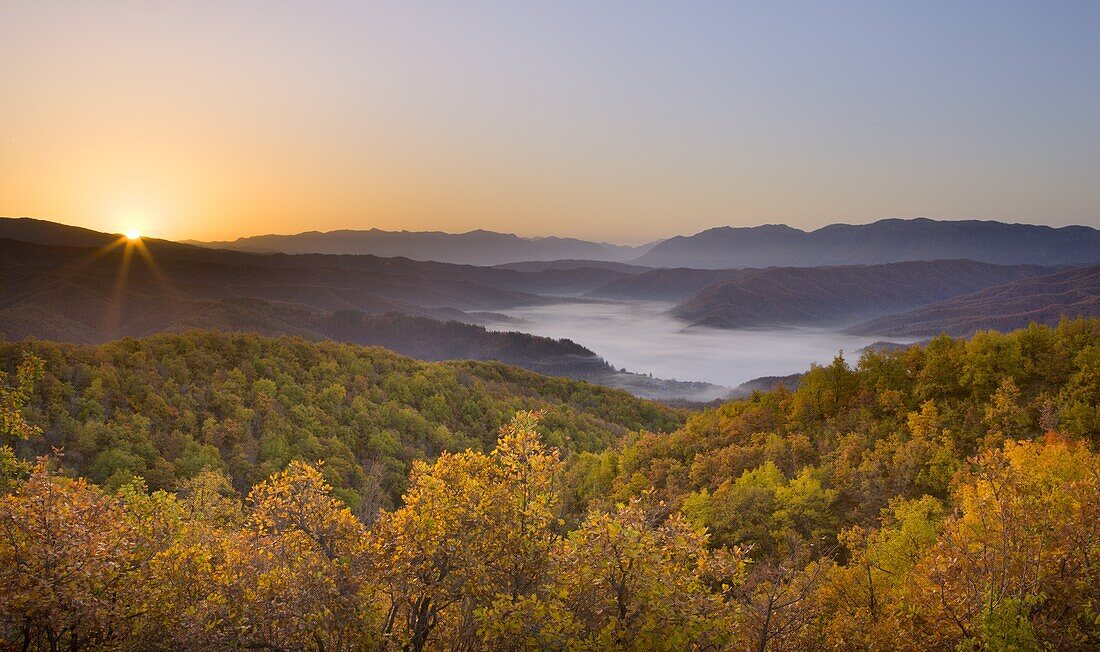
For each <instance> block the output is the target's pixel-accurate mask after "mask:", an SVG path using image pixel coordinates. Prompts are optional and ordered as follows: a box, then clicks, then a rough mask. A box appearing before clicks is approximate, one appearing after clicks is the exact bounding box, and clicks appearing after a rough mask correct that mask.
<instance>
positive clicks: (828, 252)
mask: <svg viewBox="0 0 1100 652" xmlns="http://www.w3.org/2000/svg"><path fill="white" fill-rule="evenodd" d="M947 259H967V260H975V261H978V262H984V263H996V264H1000V265H1022V264H1026V265H1082V264H1091V263H1100V231H1098V230H1096V229H1093V228H1089V227H1086V226H1067V227H1062V228H1052V227H1049V226H1034V225H1029V224H1005V223H1003V222H982V221H975V220H966V221H958V222H955V221H938V220H930V219H925V218H919V219H911V220H903V219H887V220H880V221H878V222H874V223H872V224H858V225H851V224H831V225H829V226H826V227H822V228H820V229H817V230H815V231H809V232H807V231H801V230H799V229H795V228H791V227H789V226H784V225H766V226H756V227H744V228H734V227H728V226H727V227H720V228H716V229H710V230H707V231H703V232H702V233H698V234H696V235H693V236H680V237H675V238H669V239H668V240H665V241H664V242H660V243H658V244H657V245H655V246H654V247H653V248H651V249H650V250H649V251H648V252H647V253H645V254H644V255H642V256H640V257H638V258H636V259H634V260H632V261H630V262H632V263H634V264H637V265H644V266H647V267H695V268H707V269H729V268H744V267H772V266H779V267H818V266H822V265H876V264H882V263H893V262H901V261H909V260H947Z"/></svg>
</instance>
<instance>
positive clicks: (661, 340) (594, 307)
mask: <svg viewBox="0 0 1100 652" xmlns="http://www.w3.org/2000/svg"><path fill="white" fill-rule="evenodd" d="M671 305H672V304H668V303H660V302H630V303H615V302H595V303H561V304H553V305H547V306H529V307H522V308H515V309H511V310H502V311H500V312H502V313H504V314H507V315H508V316H509V317H512V318H514V319H517V320H519V321H507V322H504V321H501V322H489V323H487V324H486V326H487V327H488V328H491V329H494V330H513V331H514V330H518V331H523V332H525V333H531V334H533V335H544V336H547V337H554V338H569V339H571V340H573V341H574V342H576V343H578V344H580V345H582V346H585V347H587V348H589V349H592V350H593V351H595V352H596V353H597V354H598V355H600V356H602V357H603V358H604V359H605V360H607V361H608V362H609V363H611V364H612V365H614V366H615V367H616V368H623V367H625V368H626V369H627V370H628V371H633V372H637V373H648V374H653V375H654V376H657V377H660V378H670V379H675V380H684V381H705V382H709V383H715V384H718V385H725V386H727V387H736V386H737V385H739V384H741V383H743V382H745V381H747V380H751V379H753V378H758V377H760V376H782V375H787V374H792V373H798V372H801V371H805V370H806V369H808V368H809V366H810V364H811V363H814V362H817V363H821V364H827V363H829V362H830V361H832V359H833V356H835V355H836V354H837V352H839V351H841V350H843V351H844V352H845V356H846V357H847V358H848V360H849V361H851V362H854V361H855V360H856V358H857V357H858V353H857V352H858V351H859V349H861V348H863V347H865V346H867V345H868V344H871V343H873V342H875V341H876V340H877V339H879V338H874V337H867V336H857V335H846V334H843V333H838V332H836V331H833V330H826V329H812V328H782V329H767V330H763V329H751V330H720V329H713V328H690V329H689V328H685V324H684V322H681V321H679V320H676V319H673V318H672V317H669V316H668V315H667V314H665V311H667V310H668V309H669V308H670V307H671Z"/></svg>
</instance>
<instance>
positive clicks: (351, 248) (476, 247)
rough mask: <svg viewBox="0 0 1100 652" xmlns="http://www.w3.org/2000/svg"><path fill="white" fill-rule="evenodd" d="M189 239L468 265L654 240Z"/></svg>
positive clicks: (606, 252)
mask: <svg viewBox="0 0 1100 652" xmlns="http://www.w3.org/2000/svg"><path fill="white" fill-rule="evenodd" d="M189 244H197V245H202V246H204V247H215V248H221V249H234V250H237V251H255V252H264V253H271V252H281V253H287V254H370V255H373V256H383V257H387V258H392V257H404V258H411V259H413V260H434V261H438V262H443V263H460V264H464V265H500V264H505V263H518V262H525V261H553V260H562V259H588V260H594V261H619V262H622V261H626V260H630V259H631V258H637V257H638V256H639V255H641V254H644V253H645V252H647V251H649V249H650V247H652V246H653V245H654V244H656V243H650V244H647V245H642V246H640V247H630V246H626V245H614V244H608V243H606V242H589V241H587V240H578V239H576V238H554V237H551V238H521V237H519V236H517V235H514V234H511V233H497V232H495V231H483V230H477V231H470V232H468V233H444V232H442V231H382V230H379V229H370V230H341V231H326V232H321V231H307V232H305V233H298V234H294V235H257V236H251V237H247V238H237V239H236V240H233V241H222V242H200V241H189Z"/></svg>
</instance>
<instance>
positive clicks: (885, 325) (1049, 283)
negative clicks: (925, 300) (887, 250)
mask: <svg viewBox="0 0 1100 652" xmlns="http://www.w3.org/2000/svg"><path fill="white" fill-rule="evenodd" d="M1096 316H1100V266H1093V267H1086V268H1083V269H1071V270H1068V271H1064V272H1060V273H1057V274H1051V275H1049V276H1040V277H1038V278H1028V279H1023V280H1020V281H1015V282H1012V283H1005V284H1004V285H997V286H994V287H990V288H987V289H985V290H982V291H980V292H974V293H972V294H966V295H963V296H960V297H955V298H953V299H950V300H948V301H943V302H941V303H936V304H933V305H931V306H926V307H924V308H920V309H918V310H914V311H911V312H906V313H903V314H900V315H890V316H888V317H881V318H879V319H874V320H871V321H868V322H865V323H863V324H859V325H857V326H855V327H853V328H852V329H850V331H851V332H852V333H855V334H864V335H893V336H902V337H924V336H934V335H938V334H940V333H948V334H950V335H972V334H973V333H974V332H975V331H979V330H986V329H995V330H1000V331H1009V330H1013V329H1016V328H1024V327H1026V326H1027V325H1028V324H1030V323H1031V322H1036V323H1039V324H1048V325H1054V324H1057V323H1058V322H1059V321H1060V320H1061V319H1062V318H1064V317H1096Z"/></svg>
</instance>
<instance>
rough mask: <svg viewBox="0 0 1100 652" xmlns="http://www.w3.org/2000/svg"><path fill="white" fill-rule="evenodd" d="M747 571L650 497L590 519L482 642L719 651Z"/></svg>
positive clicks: (737, 557)
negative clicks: (541, 581) (540, 582)
mask: <svg viewBox="0 0 1100 652" xmlns="http://www.w3.org/2000/svg"><path fill="white" fill-rule="evenodd" d="M744 563H745V562H744V557H743V553H742V551H741V550H739V549H738V550H732V551H728V550H718V551H712V550H710V549H708V547H707V537H706V534H705V532H704V531H703V530H702V529H698V528H694V527H692V526H691V525H690V524H689V523H688V522H687V521H686V520H685V519H684V518H683V517H682V516H680V515H679V514H670V513H669V508H668V506H667V505H665V504H664V503H661V502H658V501H655V500H654V499H653V496H652V494H647V495H645V496H643V497H639V498H636V499H634V500H633V501H631V503H630V504H628V505H622V506H620V507H618V508H617V509H615V510H614V511H612V512H602V511H594V512H592V513H590V514H589V515H588V517H587V519H586V520H585V521H584V523H583V524H582V525H581V527H579V528H578V529H577V530H575V531H573V532H572V533H570V535H569V537H568V538H567V539H565V540H563V541H562V543H561V544H560V546H559V547H558V548H557V549H556V550H555V553H554V563H553V567H552V573H551V576H550V578H549V581H548V583H547V584H546V585H545V587H544V588H543V589H542V590H541V591H540V592H539V593H538V595H537V596H530V597H528V598H527V599H526V600H525V601H522V602H519V603H514V604H498V605H496V608H495V609H494V610H493V612H492V613H493V618H491V619H489V618H487V619H486V625H485V628H484V630H483V636H485V637H486V639H487V640H490V641H496V642H497V643H498V645H499V646H500V647H502V648H507V647H509V646H511V647H515V648H520V649H524V648H530V649H560V648H562V647H568V648H570V649H578V650H682V649H721V647H722V646H723V645H725V644H726V643H727V642H728V641H729V631H730V625H731V618H732V616H733V613H734V611H733V607H732V604H731V603H730V602H729V601H728V600H727V597H728V595H729V594H730V592H731V591H732V588H733V585H734V584H736V583H738V582H739V581H740V580H741V577H742V573H743V569H744Z"/></svg>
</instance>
